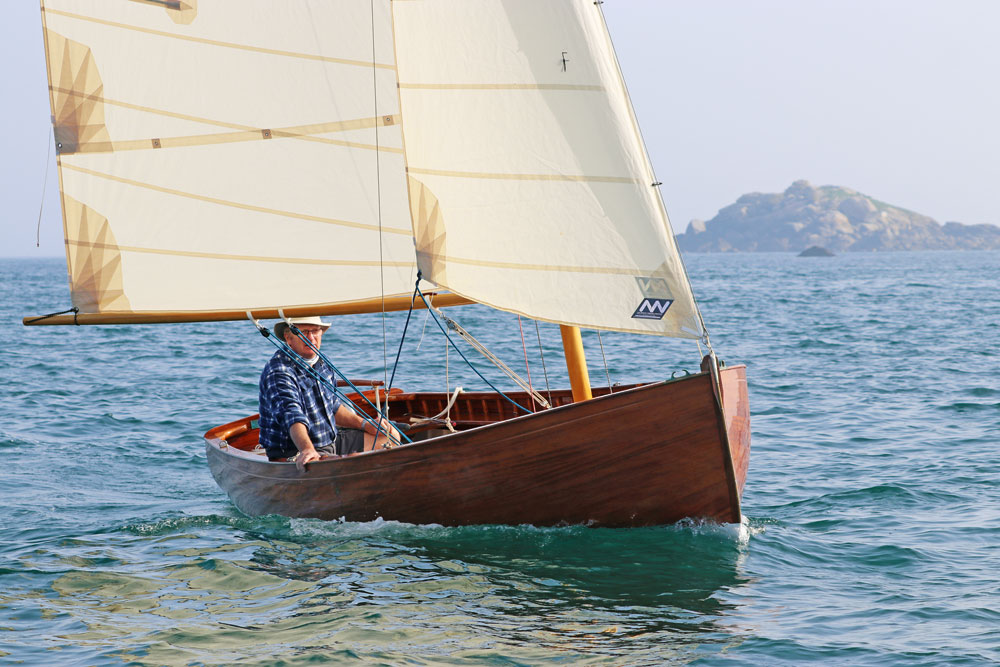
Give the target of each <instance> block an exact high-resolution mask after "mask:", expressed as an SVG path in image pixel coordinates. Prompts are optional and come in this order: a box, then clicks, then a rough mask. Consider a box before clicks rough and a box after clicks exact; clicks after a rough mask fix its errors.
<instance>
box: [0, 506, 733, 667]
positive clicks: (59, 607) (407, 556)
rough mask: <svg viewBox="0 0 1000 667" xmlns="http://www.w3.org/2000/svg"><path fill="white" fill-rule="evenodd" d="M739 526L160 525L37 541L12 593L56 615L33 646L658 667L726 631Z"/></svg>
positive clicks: (175, 658) (127, 652)
mask: <svg viewBox="0 0 1000 667" xmlns="http://www.w3.org/2000/svg"><path fill="white" fill-rule="evenodd" d="M744 532H745V529H743V530H742V531H741V529H740V528H739V527H733V526H715V525H688V526H674V527H667V528H643V529H635V530H603V529H597V530H594V529H586V528H579V527H567V528H545V529H538V528H532V527H516V528H515V527H500V526H485V527H482V526H481V527H463V528H443V527H437V526H412V525H406V524H396V523H391V522H389V523H386V522H381V521H377V522H371V523H365V524H352V523H324V522H319V521H311V520H287V519H283V518H279V517H264V518H262V519H245V518H239V519H231V518H220V517H209V518H200V519H197V518H196V519H190V520H188V521H181V522H179V521H177V520H170V521H165V522H158V523H156V524H144V525H132V526H128V527H126V529H125V530H124V531H120V532H118V533H117V534H115V535H104V536H101V538H100V539H99V540H90V539H88V540H68V541H64V542H63V543H62V544H61V545H59V546H57V547H54V548H51V549H40V550H38V551H36V553H35V554H33V555H32V557H31V558H30V559H28V560H32V561H33V565H34V566H35V567H36V568H37V569H38V570H47V571H48V572H50V573H52V581H51V591H52V594H51V595H46V596H44V597H41V598H36V599H34V600H32V601H31V604H30V605H26V606H28V607H30V606H35V608H37V609H39V610H40V611H41V613H43V614H45V615H47V616H48V617H50V618H60V619H62V622H61V623H60V625H61V626H62V628H63V632H61V633H60V634H59V635H58V636H56V637H51V638H49V639H47V640H46V642H45V643H46V645H47V648H49V649H56V648H59V649H60V650H64V651H65V650H68V651H70V652H71V653H72V652H73V651H74V650H82V649H85V648H88V647H89V650H90V651H91V653H89V655H91V656H93V655H94V653H93V651H98V652H99V653H100V652H101V651H102V650H103V648H102V647H106V646H117V647H119V649H118V650H117V652H116V653H114V654H112V653H100V654H101V655H103V656H104V657H105V658H107V659H113V660H118V659H121V660H124V661H126V662H131V663H134V664H150V665H152V664H189V663H200V662H205V663H215V664H218V663H225V662H229V661H236V660H247V659H249V660H251V661H254V660H260V661H262V662H265V663H268V662H270V661H278V660H282V661H287V662H291V663H294V662H297V661H298V659H300V658H301V659H306V657H307V656H308V659H309V660H310V661H314V660H330V661H338V660H346V659H349V658H351V657H365V658H368V659H372V660H380V661H385V662H386V663H387V664H388V663H398V662H401V661H403V660H407V661H409V662H410V663H411V664H440V662H441V661H443V660H445V658H446V657H447V659H448V661H449V662H450V663H451V664H473V663H474V664H494V663H496V664H510V661H511V660H514V661H518V662H523V663H528V664H537V663H547V662H565V661H566V660H570V661H572V662H573V663H574V664H590V663H593V664H598V663H609V662H610V663H614V662H615V660H616V659H617V660H620V659H621V658H622V657H623V656H626V655H627V656H629V664H662V662H663V661H664V660H667V659H671V657H672V656H673V657H681V656H688V658H693V657H696V656H697V655H699V654H702V653H704V652H705V651H712V649H710V648H708V647H710V646H711V645H712V644H713V643H719V642H722V641H732V636H731V634H729V635H728V636H727V634H726V633H723V632H722V631H721V630H720V628H719V627H718V626H717V622H718V621H719V619H720V618H721V617H723V616H725V615H726V614H727V613H728V612H729V611H731V604H729V603H724V602H721V601H720V600H719V599H718V597H717V596H716V593H718V592H719V591H720V590H721V589H734V588H738V587H739V586H740V585H741V584H742V583H744V582H745V577H744V575H742V574H741V573H740V571H741V565H740V561H741V558H742V554H743V552H744V547H745V541H746V537H745V535H743V533H744ZM741 535H742V536H741ZM150 563H156V564H157V566H156V567H154V568H151V567H150V566H149V564H150ZM22 565H25V566H27V565H28V563H22ZM4 597H6V596H4ZM0 599H2V598H0ZM10 601H11V600H9V599H8V600H3V602H4V603H8V602H10ZM26 602H27V601H26V600H24V599H23V598H22V599H21V600H20V602H19V604H21V605H25V603H26ZM71 647H75V648H71ZM63 655H67V656H68V655H69V654H66V653H64V654H63Z"/></svg>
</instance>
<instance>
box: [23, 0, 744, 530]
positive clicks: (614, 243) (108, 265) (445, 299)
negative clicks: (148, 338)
mask: <svg viewBox="0 0 1000 667" xmlns="http://www.w3.org/2000/svg"><path fill="white" fill-rule="evenodd" d="M42 17H43V26H44V37H45V49H46V56H47V63H48V73H49V83H50V86H49V90H50V99H51V105H52V118H53V126H54V137H55V143H56V152H57V160H58V165H59V176H60V188H61V192H62V209H63V220H64V227H65V232H66V248H67V265H68V269H69V278H70V287H71V295H72V303H73V309H72V313H71V314H56V315H50V316H42V317H40V318H26V319H25V323H26V324H116V323H155V322H187V321H221V320H232V319H241V318H244V317H247V316H249V317H250V318H251V319H258V318H274V317H278V316H279V315H281V316H288V317H296V316H305V315H335V314H340V313H361V312H388V311H392V310H400V309H405V308H407V307H409V306H410V303H411V297H410V293H411V291H412V289H413V285H414V284H415V282H416V281H417V276H418V271H419V275H421V276H422V279H423V286H424V287H425V288H427V289H433V290H436V291H438V292H439V293H438V294H437V296H435V297H434V305H435V306H445V305H457V304H460V303H480V304H484V305H487V306H490V307H492V308H496V309H499V310H504V311H508V312H512V313H517V314H519V315H523V316H525V317H528V318H533V319H536V320H541V321H547V322H553V323H557V324H559V325H560V326H561V330H562V334H563V342H564V345H565V350H566V358H567V366H568V368H569V375H570V381H571V384H572V390H571V391H570V390H566V391H563V392H557V395H558V399H557V400H553V407H552V408H550V409H546V410H543V411H539V412H536V413H534V414H530V415H515V414H514V410H513V408H511V407H510V406H509V405H508V404H506V403H505V402H504V401H501V400H500V399H498V398H496V397H495V396H492V395H490V396H487V395H485V394H466V395H461V396H459V397H458V399H457V403H456V404H455V405H454V406H452V411H451V415H450V416H451V417H453V418H455V422H456V423H455V425H454V427H455V428H456V432H455V433H441V432H440V431H439V430H436V429H435V428H433V426H427V425H426V424H424V425H423V426H415V427H414V429H413V435H414V437H415V438H419V439H418V440H417V441H416V442H414V443H413V444H407V445H405V446H402V447H398V448H395V449H392V450H388V451H381V452H375V453H368V454H361V455H356V456H352V457H345V458H341V459H335V460H327V461H321V462H317V463H315V464H312V465H311V466H310V468H309V470H308V471H307V472H305V473H299V472H298V471H297V469H296V468H295V466H294V465H293V464H289V463H282V462H273V463H272V462H268V461H266V459H264V458H263V457H262V456H261V455H260V454H257V453H254V447H255V445H256V432H255V429H254V428H253V420H252V418H246V419H243V420H240V421H237V422H233V423H231V424H227V425H225V426H222V427H219V428H216V429H213V430H212V431H210V432H209V433H208V434H206V440H207V445H206V447H207V449H206V451H207V456H208V461H209V465H210V467H211V470H212V473H213V475H214V476H215V477H216V479H217V481H218V482H219V484H220V486H222V488H223V489H225V490H226V492H227V493H229V495H230V496H231V497H232V499H233V502H234V503H235V504H236V505H237V507H239V508H240V509H241V510H243V511H244V512H247V513H249V514H261V513H269V512H277V513H281V514H286V515H290V516H310V517H321V518H328V519H336V518H340V517H345V518H347V519H351V520H367V519H372V518H375V517H383V518H386V519H395V520H401V521H413V522H436V523H444V524H467V523H535V524H555V523H560V522H567V523H588V524H594V525H609V526H628V525H647V524H656V523H664V522H671V521H675V520H677V519H680V518H683V517H686V516H690V517H708V518H711V519H715V520H719V521H738V520H739V518H740V496H741V493H742V488H743V483H744V480H745V478H746V470H747V462H748V460H749V459H748V457H749V446H750V442H749V433H750V431H749V408H748V401H747V391H746V376H745V371H744V369H743V367H741V366H735V367H728V368H726V367H723V368H720V367H719V365H718V364H717V362H716V361H715V355H714V353H713V352H712V351H711V345H710V342H709V339H708V334H707V330H706V328H705V325H704V322H703V320H702V317H701V314H700V312H699V310H698V307H697V304H696V302H695V299H694V296H693V294H692V291H691V286H690V283H689V281H688V277H687V274H686V272H685V270H684V266H683V263H682V261H681V258H680V255H679V254H678V251H677V248H676V245H675V243H674V238H673V233H672V230H671V227H670V223H669V220H668V218H667V214H666V211H665V209H664V206H663V203H662V201H661V199H660V195H659V190H658V186H659V185H660V184H659V182H658V181H657V179H656V177H655V174H654V172H653V169H652V165H651V163H650V161H649V158H648V156H647V154H646V150H645V146H644V145H643V142H642V139H641V136H640V134H639V131H638V125H637V123H636V119H635V116H634V112H633V110H632V107H631V103H630V101H629V98H628V94H627V92H626V89H625V84H624V79H623V78H622V75H621V72H620V70H619V67H618V64H617V60H616V58H615V54H614V50H613V47H612V45H611V40H610V37H609V35H608V33H607V27H606V25H605V22H604V17H603V14H602V8H601V3H594V2H592V0H561V1H559V2H547V3H539V2H537V0H479V1H477V2H475V3H470V2H466V1H464V0H424V1H422V2H399V1H396V2H390V1H389V0H343V1H341V2H337V3H330V2H325V1H322V0H293V1H291V2H288V3H285V4H283V5H282V11H281V12H275V11H274V8H273V2H272V1H271V0H242V1H241V2H239V3H221V2H211V3H209V2H201V3H198V2H195V0H179V1H177V2H142V1H140V2H128V3H124V2H123V3H108V2H93V1H88V0H43V2H42ZM579 327H585V328H591V329H598V330H604V331H618V332H628V333H639V334H647V335H657V336H669V337H675V338H689V339H693V340H700V341H701V342H702V343H704V344H705V345H707V346H708V350H709V355H708V356H707V357H706V358H705V362H704V363H703V365H702V372H701V373H698V374H695V375H691V376H687V377H684V378H682V379H678V380H669V381H664V382H657V383H652V384H647V385H642V386H633V387H630V388H628V389H626V390H622V391H617V390H616V391H615V392H614V393H612V392H610V390H608V389H605V390H603V391H602V390H596V391H592V390H591V388H590V386H589V380H588V377H587V367H586V362H585V358H584V354H583V349H582V345H581V343H580V340H581V338H580V332H579ZM248 372H255V371H249V370H248ZM373 391H375V390H373ZM378 391H383V392H384V388H383V389H382V390H378ZM384 393H385V394H386V396H385V397H384V400H385V403H386V405H387V406H388V409H389V414H390V417H391V418H393V419H401V420H402V421H406V420H415V421H416V422H422V420H423V419H424V418H426V417H428V416H432V415H433V414H435V412H436V411H440V409H441V408H442V407H443V406H445V405H446V403H447V400H448V396H447V395H446V394H444V393H441V394H431V393H413V394H408V393H402V392H400V391H399V390H394V389H390V390H389V391H388V392H384ZM594 393H596V394H597V396H596V397H592V394H594ZM514 398H515V400H516V398H517V396H516V395H515V396H514ZM521 398H522V400H523V399H524V398H525V397H524V396H522V397H521ZM359 409H360V410H362V411H364V410H366V408H364V407H363V406H362V407H359Z"/></svg>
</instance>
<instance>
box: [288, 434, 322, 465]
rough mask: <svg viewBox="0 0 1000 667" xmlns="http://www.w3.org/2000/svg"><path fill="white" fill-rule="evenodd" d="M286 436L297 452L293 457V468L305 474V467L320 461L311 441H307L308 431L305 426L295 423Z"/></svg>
mask: <svg viewBox="0 0 1000 667" xmlns="http://www.w3.org/2000/svg"><path fill="white" fill-rule="evenodd" d="M288 435H289V436H291V438H292V442H294V443H295V448H296V449H298V450H299V453H298V455H296V457H295V467H296V468H298V469H299V472H305V471H306V465H308V464H309V463H312V462H313V461H319V459H320V455H319V452H317V451H316V448H315V447H313V444H312V440H310V439H309V429H307V428H306V425H305V424H303V423H301V422H295V423H294V424H292V427H291V428H289V429H288Z"/></svg>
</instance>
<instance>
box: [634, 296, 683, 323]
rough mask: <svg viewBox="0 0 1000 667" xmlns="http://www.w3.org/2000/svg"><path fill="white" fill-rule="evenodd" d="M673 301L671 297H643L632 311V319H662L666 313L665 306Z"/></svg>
mask: <svg viewBox="0 0 1000 667" xmlns="http://www.w3.org/2000/svg"><path fill="white" fill-rule="evenodd" d="M673 302H674V300H673V299H651V298H645V299H643V300H642V303H640V304H639V307H638V308H636V309H635V312H634V313H632V319H634V320H662V319H663V316H664V315H666V314H667V308H670V304H672V303H673Z"/></svg>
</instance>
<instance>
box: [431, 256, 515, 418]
mask: <svg viewBox="0 0 1000 667" xmlns="http://www.w3.org/2000/svg"><path fill="white" fill-rule="evenodd" d="M419 284H420V273H419V272H418V273H417V294H419V295H420V299H421V300H422V301H423V302H424V306H426V307H427V309H428V310H432V309H431V305H430V304H429V303H427V297H425V296H424V293H423V292H422V291H421V290H420V286H419ZM434 321H435V322H436V323H437V325H438V328H439V329H441V333H443V334H444V337H445V338H446V339H448V342H449V343H450V344H451V346H452V347H453V348H455V351H456V352H458V354H459V356H460V357H462V359H463V360H464V361H465V363H466V364H468V365H469V368H471V369H472V370H473V371H475V372H476V375H478V376H479V377H480V378H481V379H482V381H483V382H485V383H486V384H487V385H489V387H490V389H492V390H493V391H495V392H496V393H498V394H500V395H501V396H503V397H504V399H506V400H507V402H508V403H510V404H511V405H513V406H514V407H516V408H518V409H520V410H521V412H524V413H525V414H531V410H528V409H527V408H525V407H523V406H522V405H520V404H519V403H517V402H516V401H514V400H513V399H512V398H511V397H510V396H508V395H507V394H505V393H503V392H502V391H500V390H499V389H497V388H496V386H495V385H494V384H493V383H492V382H490V381H489V380H487V379H486V377H485V376H484V375H483V374H482V373H480V372H479V369H478V368H476V367H475V366H473V365H472V362H470V361H469V360H468V359H467V358H466V356H465V354H463V353H462V350H460V349H458V346H457V345H455V341H453V340H452V339H451V336H449V335H448V332H447V331H446V330H445V328H444V325H443V324H441V322H440V320H438V318H437V315H436V311H435V316H434Z"/></svg>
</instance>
